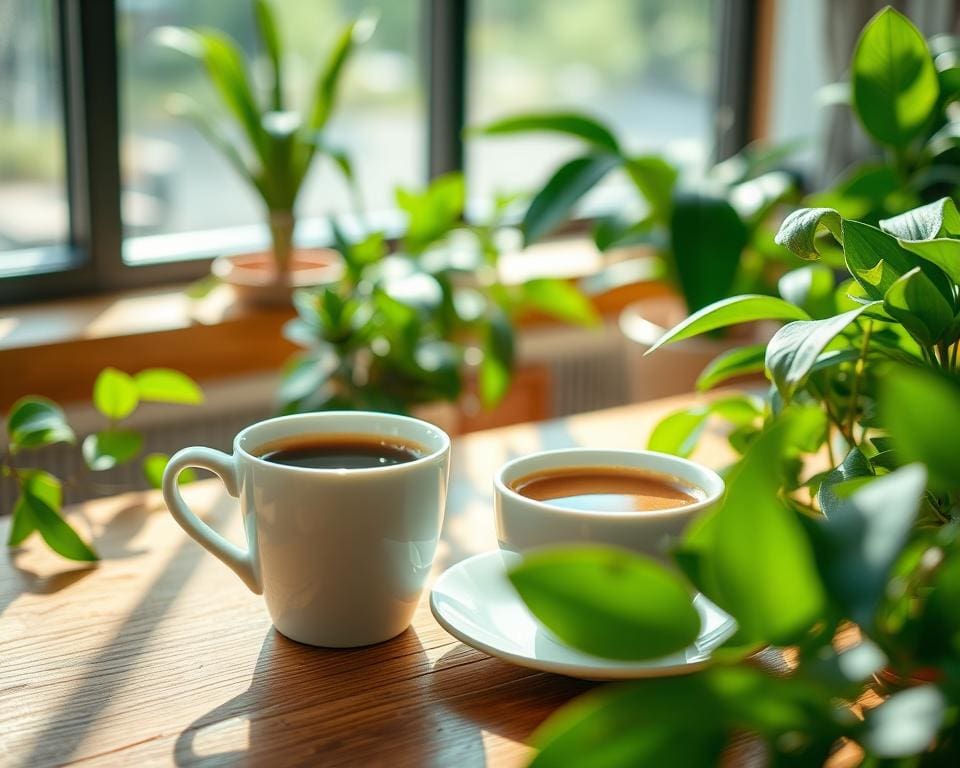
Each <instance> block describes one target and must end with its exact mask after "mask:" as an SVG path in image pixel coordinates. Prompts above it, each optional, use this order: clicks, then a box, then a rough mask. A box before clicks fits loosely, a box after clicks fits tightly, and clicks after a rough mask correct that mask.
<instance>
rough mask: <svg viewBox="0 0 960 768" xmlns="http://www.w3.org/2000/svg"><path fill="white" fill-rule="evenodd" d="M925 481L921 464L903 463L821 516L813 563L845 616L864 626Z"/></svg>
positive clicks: (913, 516) (909, 526)
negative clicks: (822, 517) (816, 563)
mask: <svg viewBox="0 0 960 768" xmlns="http://www.w3.org/2000/svg"><path fill="white" fill-rule="evenodd" d="M857 461H859V460H857ZM847 470H848V471H850V472H853V471H858V472H862V471H863V468H862V467H853V466H850V467H848V468H847ZM861 476H862V475H861ZM926 481H927V473H926V471H925V470H924V468H923V466H922V465H920V464H911V465H909V466H906V467H903V468H901V469H898V470H897V471H896V472H891V473H890V474H888V475H884V476H882V477H878V478H876V479H875V480H871V481H869V482H867V483H866V484H864V485H863V486H861V487H860V488H858V489H857V490H856V491H854V492H853V493H852V494H851V495H850V496H849V497H848V498H846V499H839V500H838V503H830V505H829V516H828V517H826V518H824V519H823V520H822V521H820V525H819V529H820V530H819V536H818V537H817V538H818V541H817V543H818V557H817V562H818V563H819V566H820V573H821V575H822V577H823V582H824V585H825V586H826V587H827V590H828V592H829V594H830V596H831V599H832V600H833V601H835V602H836V603H837V604H838V605H840V606H841V608H842V609H843V610H844V611H845V614H844V615H846V616H849V617H850V618H852V619H853V620H854V621H856V622H857V623H858V624H859V625H860V626H862V627H864V628H865V629H867V631H869V628H870V627H872V625H873V617H874V613H875V612H876V610H877V606H878V604H879V603H880V599H881V598H882V597H883V595H884V594H885V592H886V589H887V582H888V580H889V578H890V569H891V568H892V566H893V564H894V562H895V561H896V559H897V558H898V557H899V556H900V553H901V551H902V550H903V547H904V545H905V544H906V541H907V538H908V537H909V536H910V533H911V531H912V529H913V523H914V520H915V519H916V517H917V511H918V510H919V508H920V501H921V500H922V498H923V494H924V491H925V489H926ZM828 493H829V491H828Z"/></svg>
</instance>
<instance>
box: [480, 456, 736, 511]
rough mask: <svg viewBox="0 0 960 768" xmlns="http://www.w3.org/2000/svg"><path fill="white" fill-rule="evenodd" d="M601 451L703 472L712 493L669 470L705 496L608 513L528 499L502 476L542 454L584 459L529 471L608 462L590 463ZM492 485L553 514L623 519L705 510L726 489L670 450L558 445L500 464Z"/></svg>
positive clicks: (701, 469)
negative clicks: (652, 458)
mask: <svg viewBox="0 0 960 768" xmlns="http://www.w3.org/2000/svg"><path fill="white" fill-rule="evenodd" d="M591 454H593V455H600V454H603V455H605V456H609V455H610V454H618V455H621V456H632V457H634V458H636V457H638V456H639V457H641V458H642V457H650V456H655V457H656V458H657V459H658V460H659V459H662V460H666V461H667V462H669V463H671V464H673V465H675V466H678V467H682V468H685V469H689V470H692V471H693V472H695V473H697V474H700V475H705V476H706V477H707V478H708V479H709V480H710V482H712V483H714V489H713V492H712V493H711V492H710V489H708V488H703V487H702V485H701V484H700V483H699V482H696V481H693V480H689V479H687V478H686V477H684V476H683V475H681V474H680V473H672V474H674V475H675V476H676V477H677V478H678V479H680V480H683V481H684V482H686V483H688V484H690V485H693V486H696V487H698V488H701V490H702V491H703V492H704V494H705V495H704V497H703V498H702V499H700V500H698V501H696V502H694V503H693V504H685V505H683V506H677V507H666V508H664V509H649V510H642V511H641V510H638V511H635V512H609V511H604V510H587V509H571V508H570V507H561V506H560V505H559V504H551V503H549V502H547V501H540V500H539V499H531V498H530V497H529V496H524V495H523V494H522V493H520V492H519V491H515V490H514V489H513V488H511V487H510V486H509V485H508V484H507V482H506V481H505V480H504V479H503V478H504V475H506V474H507V473H509V472H510V470H512V469H515V468H516V466H517V465H518V464H524V463H526V462H528V461H531V460H532V459H535V458H540V457H542V456H548V457H550V456H570V455H581V456H584V457H585V460H584V462H583V463H582V464H559V465H556V466H553V467H550V466H547V467H542V468H541V469H540V470H531V473H532V472H536V471H549V470H552V469H576V468H578V467H590V468H595V467H600V466H608V465H610V462H609V461H605V462H603V463H599V462H595V463H593V464H591V463H589V456H590V455H591ZM610 466H615V467H625V468H627V469H646V470H647V471H649V472H654V473H659V474H666V473H665V472H663V471H662V470H657V469H653V468H648V467H643V466H637V465H635V464H626V463H623V464H613V465H610ZM493 485H494V489H495V490H496V492H497V493H498V494H501V495H503V496H506V497H508V498H510V499H513V500H514V501H519V502H521V503H526V504H530V505H532V506H534V507H539V508H541V509H544V510H547V511H549V512H553V513H556V514H564V515H570V516H573V517H583V516H588V517H610V518H616V519H620V520H625V519H634V518H643V517H646V518H650V517H668V516H672V515H677V514H682V515H689V514H693V513H696V512H699V511H701V510H702V509H705V508H706V507H709V506H712V505H713V504H716V502H717V501H718V500H719V499H720V497H721V496H723V494H724V491H725V490H726V484H725V483H724V480H723V478H722V477H720V475H719V474H717V472H716V471H715V470H713V469H711V468H710V467H708V466H705V465H704V464H700V463H698V462H696V461H690V460H689V459H684V458H681V457H680V456H674V455H673V454H671V453H662V452H661V451H646V450H640V449H637V450H630V449H627V448H557V449H554V450H549V451H537V452H535V453H528V454H526V455H524V456H518V457H517V458H515V459H511V460H510V461H508V462H506V463H505V464H503V465H502V466H501V467H500V469H498V470H497V473H496V474H495V475H494V476H493Z"/></svg>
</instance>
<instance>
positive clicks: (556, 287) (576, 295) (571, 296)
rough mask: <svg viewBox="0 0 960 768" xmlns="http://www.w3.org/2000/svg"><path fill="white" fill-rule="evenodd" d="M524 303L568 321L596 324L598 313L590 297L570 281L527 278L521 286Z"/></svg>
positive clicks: (598, 319) (598, 317)
mask: <svg viewBox="0 0 960 768" xmlns="http://www.w3.org/2000/svg"><path fill="white" fill-rule="evenodd" d="M522 291H523V301H524V304H525V305H526V306H528V307H530V308H532V309H536V310H539V311H540V312H543V313H544V314H546V315H550V316H551V317H555V318H558V319H559V320H563V321H565V322H568V323H579V324H580V325H596V324H597V323H599V322H600V315H599V314H598V313H597V310H596V309H594V306H593V304H592V303H591V301H590V299H588V298H587V297H586V296H584V294H583V293H581V292H580V290H579V289H578V288H577V287H576V286H575V285H574V284H572V283H570V282H568V281H566V280H560V279H558V278H550V277H538V278H534V279H533V280H528V281H527V282H525V283H524V284H523V286H522Z"/></svg>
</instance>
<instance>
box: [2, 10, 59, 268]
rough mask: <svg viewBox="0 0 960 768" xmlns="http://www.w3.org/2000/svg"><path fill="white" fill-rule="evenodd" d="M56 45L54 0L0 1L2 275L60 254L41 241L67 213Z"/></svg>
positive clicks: (52, 237) (49, 241)
mask: <svg viewBox="0 0 960 768" xmlns="http://www.w3.org/2000/svg"><path fill="white" fill-rule="evenodd" d="M58 51H59V46H58V44H57V34H56V25H55V20H54V15H53V1H52V0H5V2H3V3H0V274H11V273H14V274H18V273H25V272H35V271H45V270H47V269H50V268H51V267H53V266H56V265H57V264H59V262H60V259H61V258H62V256H63V254H62V249H50V248H48V247H46V246H56V245H60V246H62V245H64V244H65V243H66V240H67V233H68V219H69V217H68V214H67V191H66V189H67V188H66V182H65V179H66V171H65V156H66V151H65V142H64V131H63V114H62V99H61V93H62V91H61V87H60V60H59V54H58ZM38 246H44V247H42V248H38Z"/></svg>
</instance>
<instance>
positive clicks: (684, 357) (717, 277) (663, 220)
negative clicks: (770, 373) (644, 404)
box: [482, 113, 798, 400]
mask: <svg viewBox="0 0 960 768" xmlns="http://www.w3.org/2000/svg"><path fill="white" fill-rule="evenodd" d="M531 131H538V132H542V131H551V132H556V133H562V134H565V135H567V136H571V137H574V138H576V139H578V140H579V141H580V142H582V143H583V144H584V145H585V146H584V152H583V154H580V155H578V156H577V157H575V158H574V159H572V160H570V161H568V162H566V163H565V164H564V165H562V166H561V167H560V168H558V169H557V170H556V171H555V172H554V173H553V174H552V176H551V177H550V178H549V179H548V180H547V182H546V183H545V184H544V186H543V187H542V188H541V189H540V190H539V191H538V192H537V193H536V194H535V195H534V197H533V199H532V201H531V202H530V205H529V207H528V208H527V211H526V214H525V215H524V217H523V222H522V224H521V230H522V231H523V234H524V238H525V242H527V243H531V242H534V241H536V240H539V239H540V238H542V237H544V236H545V235H548V234H550V233H551V232H553V231H554V230H555V229H556V228H557V227H558V226H560V225H561V224H563V223H564V222H566V221H567V220H568V219H569V216H570V213H571V209H572V208H573V206H574V205H575V204H576V203H577V202H578V201H579V200H580V199H581V198H582V197H583V195H585V194H586V193H587V192H589V191H590V190H591V189H592V188H593V187H594V186H596V185H597V184H598V183H599V182H600V181H602V180H603V179H604V178H606V177H607V176H608V175H610V174H611V173H616V172H620V173H624V174H625V175H626V177H627V178H628V179H629V180H630V182H631V183H632V186H633V188H634V190H635V192H636V194H637V197H638V200H635V201H633V202H632V203H631V204H629V205H627V206H625V208H626V209H628V210H635V209H636V208H637V207H638V206H639V208H640V213H638V214H635V215H634V214H631V213H621V214H617V215H614V216H611V217H609V218H605V219H602V220H600V221H599V222H597V224H596V225H595V227H594V229H593V240H594V243H595V244H596V246H597V247H598V248H599V249H600V250H602V251H607V250H611V249H618V248H625V247H629V246H643V247H644V248H645V249H646V250H648V251H652V257H653V268H652V269H650V268H648V269H647V270H645V273H646V275H647V276H648V279H649V278H656V279H659V280H662V281H664V282H665V283H666V286H667V287H668V290H667V291H664V292H659V293H658V294H657V295H653V296H651V297H649V298H645V299H643V300H641V301H639V302H637V303H636V304H633V305H631V306H629V307H627V308H626V309H625V310H624V312H623V314H622V316H621V321H620V324H621V328H622V330H623V332H624V334H625V336H626V337H627V338H628V339H630V340H631V341H633V342H635V346H634V345H632V346H631V350H636V354H634V355H633V360H632V361H631V366H630V371H631V378H632V386H631V390H632V394H633V397H634V399H636V400H646V399H650V398H653V397H659V396H665V395H670V394H676V393H679V392H686V391H689V390H690V389H691V388H692V386H693V382H694V380H695V379H696V375H697V373H698V372H699V371H700V370H701V369H702V368H703V366H704V364H705V363H706V362H707V361H708V360H710V359H711V358H712V357H714V356H716V355H717V354H718V353H719V352H720V351H722V350H723V349H725V348H728V347H729V346H730V345H731V344H733V343H735V341H731V340H729V339H718V338H710V339H706V340H703V339H698V340H694V341H690V342H687V343H686V344H684V345H682V346H678V347H675V348H674V349H672V350H670V351H669V352H668V357H669V359H668V360H666V359H661V360H660V361H659V363H660V364H659V365H658V366H657V367H656V370H653V369H651V367H650V365H649V363H648V362H646V361H644V359H643V356H642V353H643V352H645V351H646V350H647V349H649V348H650V347H651V346H652V345H653V344H654V342H655V341H656V339H657V338H659V337H660V336H661V335H662V334H663V332H664V330H665V329H666V328H668V327H670V326H671V325H673V324H675V323H676V322H679V320H681V319H683V318H684V317H686V316H687V315H688V314H689V313H690V312H694V311H696V310H698V309H700V308H701V307H703V306H706V305H707V304H709V303H711V302H712V301H714V300H716V299H719V298H723V297H725V296H728V295H730V293H731V292H733V291H737V290H749V289H753V288H754V287H755V286H760V287H761V288H762V289H766V286H767V285H769V283H770V282H771V278H770V276H769V275H768V274H767V273H768V272H770V271H773V272H776V271H777V270H776V269H775V268H774V269H773V270H771V259H777V258H782V255H780V256H778V255H777V254H776V250H775V249H772V248H771V245H772V234H773V233H772V230H770V229H769V228H768V226H767V222H768V220H769V218H770V216H771V214H772V212H773V211H774V210H776V209H777V208H778V207H779V206H780V204H781V203H785V202H788V201H791V200H796V199H797V198H798V191H797V185H796V180H795V179H794V177H793V176H792V175H791V174H789V173H785V172H783V171H778V170H774V165H775V164H776V162H778V161H779V160H780V159H782V157H783V154H784V153H783V151H782V150H779V149H778V150H761V149H759V148H756V147H754V148H750V149H748V150H746V151H745V152H743V153H742V154H740V155H738V156H736V157H734V158H731V159H730V160H728V161H725V162H723V163H720V164H718V165H716V166H715V167H713V168H712V169H711V170H710V172H709V173H708V175H707V178H706V180H705V181H704V182H703V183H702V184H701V185H700V186H699V187H697V188H693V187H691V186H690V185H688V184H686V183H684V182H683V181H682V180H681V173H680V169H679V168H677V167H676V166H675V165H673V164H672V163H670V162H669V161H668V160H666V159H665V158H663V157H660V156H658V155H649V154H644V155H639V156H638V155H633V154H631V153H630V152H629V151H627V150H626V149H625V148H624V144H623V142H621V141H620V140H618V139H617V137H616V136H615V135H614V133H613V132H612V131H611V130H610V129H609V128H608V127H607V126H605V125H603V124H602V123H600V122H598V121H597V120H595V119H593V118H591V117H589V116H587V115H583V114H577V113H549V114H530V115H521V116H517V117H509V118H506V119H503V120H499V121H497V122H494V123H492V124H490V125H487V126H486V127H484V128H483V129H482V132H483V133H484V134H486V135H490V136H499V135H505V134H515V133H521V132H531ZM648 259H649V254H648ZM780 271H782V270H780ZM741 332H742V333H746V334H747V335H751V334H754V333H761V334H762V332H763V331H762V329H761V330H759V331H758V330H757V329H749V330H745V331H741Z"/></svg>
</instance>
